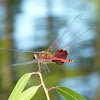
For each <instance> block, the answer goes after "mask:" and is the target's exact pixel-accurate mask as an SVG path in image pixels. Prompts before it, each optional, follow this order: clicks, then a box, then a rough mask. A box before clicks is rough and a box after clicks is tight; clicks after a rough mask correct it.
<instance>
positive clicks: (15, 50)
mask: <svg viewBox="0 0 100 100" xmlns="http://www.w3.org/2000/svg"><path fill="white" fill-rule="evenodd" d="M0 49H1V50H10V51H15V52H29V53H36V51H28V50H27V51H26V50H15V49H7V48H0Z"/></svg>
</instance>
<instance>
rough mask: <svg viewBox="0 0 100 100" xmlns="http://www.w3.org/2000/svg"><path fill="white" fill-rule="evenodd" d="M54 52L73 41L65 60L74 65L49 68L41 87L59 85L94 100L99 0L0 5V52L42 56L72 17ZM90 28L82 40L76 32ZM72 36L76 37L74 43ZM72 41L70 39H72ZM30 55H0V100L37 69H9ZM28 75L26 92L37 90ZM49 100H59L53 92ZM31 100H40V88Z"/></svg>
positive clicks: (97, 99) (98, 88)
mask: <svg viewBox="0 0 100 100" xmlns="http://www.w3.org/2000/svg"><path fill="white" fill-rule="evenodd" d="M79 14H80V16H79V17H78V18H77V19H76V20H75V21H74V22H73V23H72V26H71V27H70V28H69V29H68V32H67V34H66V35H65V36H64V37H63V38H62V39H61V41H60V45H59V46H58V48H57V49H59V48H60V47H62V46H64V45H66V44H67V43H69V41H72V40H74V42H73V45H74V47H73V45H72V47H70V49H69V48H68V50H69V51H72V52H71V53H69V56H68V58H70V59H74V60H76V63H74V64H72V63H70V64H69V63H65V64H63V65H56V64H49V65H48V67H49V69H50V72H51V73H50V74H49V75H48V77H46V78H45V80H44V82H45V84H46V86H47V88H50V87H54V86H58V85H62V86H65V87H68V88H71V89H72V90H74V91H76V92H78V93H80V94H81V95H82V96H84V97H85V98H86V100H100V95H99V94H100V61H99V60H100V34H99V32H100V1H99V0H42V1H40V0H0V48H8V49H17V50H32V51H43V50H47V49H48V47H49V46H50V44H51V43H52V42H53V41H54V40H55V39H56V38H57V37H58V36H59V35H60V34H61V33H62V32H63V31H64V29H65V28H66V27H67V26H68V25H69V23H70V22H71V21H72V20H73V19H74V18H75V17H76V16H77V15H79ZM88 28H91V30H90V31H87V32H86V33H84V34H83V35H81V36H79V37H77V36H78V35H80V34H81V33H82V32H84V31H86V30H87V29H88ZM76 37H77V38H76ZM75 38H76V39H75ZM32 59H33V54H32V53H27V52H24V53H23V52H13V51H8V50H0V100H7V99H8V97H9V95H10V93H11V91H12V89H13V88H14V86H15V84H16V82H17V81H18V79H19V78H20V77H21V76H22V75H23V74H25V73H28V72H33V71H37V70H38V65H37V64H36V63H35V64H29V65H21V66H14V67H13V66H12V64H15V63H19V62H24V61H30V60H32ZM39 84H40V80H39V77H38V76H37V75H33V76H32V78H31V79H30V81H29V82H28V84H27V87H26V88H28V87H30V86H33V85H39ZM50 97H51V100H65V99H64V98H63V97H61V96H60V95H59V94H58V93H57V92H56V91H55V90H52V91H50ZM32 100H46V96H45V93H44V92H43V88H40V89H39V90H38V92H37V93H36V95H35V96H34V97H33V99H32Z"/></svg>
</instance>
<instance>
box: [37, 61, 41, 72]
mask: <svg viewBox="0 0 100 100" xmlns="http://www.w3.org/2000/svg"><path fill="white" fill-rule="evenodd" d="M38 67H39V72H41V66H40V62H38Z"/></svg>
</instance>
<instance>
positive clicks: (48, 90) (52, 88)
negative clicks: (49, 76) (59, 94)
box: [48, 87, 56, 92]
mask: <svg viewBox="0 0 100 100" xmlns="http://www.w3.org/2000/svg"><path fill="white" fill-rule="evenodd" d="M53 89H56V87H51V88H50V89H48V92H49V91H50V90H53Z"/></svg>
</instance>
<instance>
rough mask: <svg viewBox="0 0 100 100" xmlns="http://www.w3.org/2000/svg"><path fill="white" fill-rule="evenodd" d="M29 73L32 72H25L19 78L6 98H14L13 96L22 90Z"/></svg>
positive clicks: (29, 75)
mask: <svg viewBox="0 0 100 100" xmlns="http://www.w3.org/2000/svg"><path fill="white" fill-rule="evenodd" d="M31 75H32V73H27V74H25V75H23V76H22V77H21V78H20V79H19V81H18V82H17V84H16V86H15V87H14V89H13V91H12V93H11V95H10V97H9V99H8V100H15V98H16V97H17V96H18V95H19V94H20V93H21V92H22V91H23V89H24V87H25V86H26V84H27V82H28V80H29V78H30V77H31Z"/></svg>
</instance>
